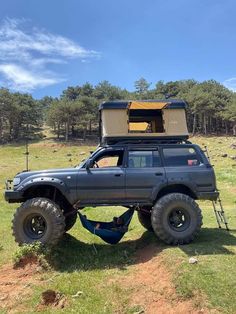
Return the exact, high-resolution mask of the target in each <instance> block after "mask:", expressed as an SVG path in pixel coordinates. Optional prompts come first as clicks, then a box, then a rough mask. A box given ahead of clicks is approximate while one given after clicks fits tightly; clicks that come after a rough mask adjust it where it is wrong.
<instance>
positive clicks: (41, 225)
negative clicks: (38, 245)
mask: <svg viewBox="0 0 236 314" xmlns="http://www.w3.org/2000/svg"><path fill="white" fill-rule="evenodd" d="M46 230H47V223H46V220H45V219H44V217H43V216H42V215H40V214H32V215H30V216H28V217H26V219H25V221H24V231H25V233H26V234H27V235H28V236H30V237H31V238H32V239H35V240H37V239H40V238H42V237H43V235H44V234H45V232H46Z"/></svg>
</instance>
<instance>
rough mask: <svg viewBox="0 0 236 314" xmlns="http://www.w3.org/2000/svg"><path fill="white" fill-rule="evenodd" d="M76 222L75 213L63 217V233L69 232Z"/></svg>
mask: <svg viewBox="0 0 236 314" xmlns="http://www.w3.org/2000/svg"><path fill="white" fill-rule="evenodd" d="M76 220H77V213H73V214H71V215H68V216H65V232H67V231H69V230H70V229H71V228H72V227H73V226H74V224H75V223H76Z"/></svg>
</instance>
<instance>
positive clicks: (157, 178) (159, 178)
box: [126, 147, 166, 203]
mask: <svg viewBox="0 0 236 314" xmlns="http://www.w3.org/2000/svg"><path fill="white" fill-rule="evenodd" d="M165 181H166V178H165V171H164V168H163V166H162V162H161V158H160V155H159V151H158V149H150V148H145V147H144V148H138V149H137V148H132V147H131V148H129V150H128V152H127V167H126V198H127V200H130V201H131V200H132V201H134V202H148V203H149V202H151V203H152V201H153V200H154V199H155V197H156V194H157V192H158V191H159V189H160V188H161V186H162V185H164V184H165Z"/></svg>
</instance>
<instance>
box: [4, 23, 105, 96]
mask: <svg viewBox="0 0 236 314" xmlns="http://www.w3.org/2000/svg"><path fill="white" fill-rule="evenodd" d="M26 24H27V23H26V20H16V19H6V20H5V21H4V22H3V24H2V25H1V26H0V72H1V73H2V75H3V76H4V78H5V83H6V85H7V86H8V87H9V86H10V87H11V88H12V89H15V90H19V91H32V90H34V89H35V88H37V87H43V86H47V85H52V84H56V83H58V82H61V81H62V80H63V79H62V78H60V77H59V75H58V74H57V75H56V73H49V72H48V71H46V64H47V67H48V65H49V64H50V63H51V64H52V63H54V64H55V63H57V64H60V63H67V62H68V60H70V59H72V58H80V59H81V61H82V62H84V60H88V58H94V57H96V58H98V57H99V53H98V52H96V51H93V50H87V49H85V48H84V47H82V46H80V45H79V44H77V43H76V42H74V41H72V40H70V39H68V38H66V37H63V36H60V35H56V34H52V33H49V32H47V31H45V30H39V29H38V28H35V27H34V28H31V29H28V28H27V27H26V26H27V25H26Z"/></svg>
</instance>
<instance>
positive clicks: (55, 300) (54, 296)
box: [37, 290, 66, 310]
mask: <svg viewBox="0 0 236 314" xmlns="http://www.w3.org/2000/svg"><path fill="white" fill-rule="evenodd" d="M65 303H66V299H65V298H64V296H63V295H62V294H61V293H59V292H56V291H54V290H46V291H44V292H43V293H42V296H41V302H40V304H39V305H38V307H37V308H38V310H42V309H43V308H44V307H47V306H52V307H57V308H61V309H62V308H64V307H65Z"/></svg>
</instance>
